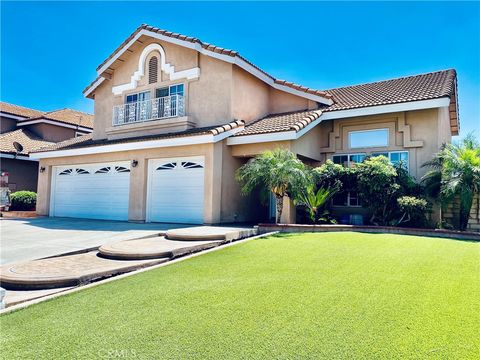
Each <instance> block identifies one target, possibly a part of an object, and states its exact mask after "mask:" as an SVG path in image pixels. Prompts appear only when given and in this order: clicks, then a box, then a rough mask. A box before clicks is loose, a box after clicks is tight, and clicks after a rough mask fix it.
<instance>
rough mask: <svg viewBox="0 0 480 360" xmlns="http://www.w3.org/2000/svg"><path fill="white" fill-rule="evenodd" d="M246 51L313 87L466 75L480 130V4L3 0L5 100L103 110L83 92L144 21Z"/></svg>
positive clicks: (465, 107)
mask: <svg viewBox="0 0 480 360" xmlns="http://www.w3.org/2000/svg"><path fill="white" fill-rule="evenodd" d="M142 23H148V24H150V25H153V26H157V27H160V28H163V29H167V30H170V31H174V32H179V33H182V34H185V35H190V36H195V37H198V38H200V39H202V40H203V41H205V42H210V43H213V44H215V45H218V46H222V47H226V48H229V49H234V50H237V51H239V52H240V53H241V54H242V55H243V56H245V57H246V58H247V59H249V60H250V61H252V62H253V63H255V64H256V65H258V66H260V67H261V68H262V69H264V70H266V71H267V72H269V73H271V74H272V75H273V76H275V77H277V78H281V79H286V80H289V81H293V82H296V83H299V84H302V85H305V86H309V87H313V88H317V89H328V88H332V87H338V86H344V85H352V84H359V83H364V82H370V81H377V80H384V79H388V78H392V77H400V76H405V75H413V74H418V73H424V72H429V71H435V70H441V69H447V68H455V69H456V70H457V71H458V85H459V100H460V119H461V135H465V134H466V133H467V132H469V131H472V130H475V131H476V132H477V134H478V135H479V136H480V50H479V49H480V25H479V24H480V3H478V2H451V3H450V2H439V3H433V2H425V3H416V2H405V3H393V2H385V3H383V2H371V3H360V2H353V3H350V2H337V3H327V2H317V3H313V2H307V3H298V2H297V3H289V2H281V3H272V2H266V3H255V2H248V3H219V2H210V3H186V2H179V3H165V2H135V3H131V2H102V3H98V2H83V3H76V2H62V3H48V2H36V3H29V2H4V1H2V3H1V89H0V90H1V94H0V98H1V100H2V101H8V102H11V103H15V104H19V105H23V106H27V107H32V108H36V109H40V110H53V109H58V108H63V107H71V108H76V109H79V110H84V111H89V112H93V101H92V100H89V99H85V98H83V95H82V90H83V88H84V87H85V86H86V85H88V84H89V83H90V81H92V80H93V79H94V78H95V69H96V67H97V65H98V64H100V63H101V62H102V61H103V60H104V59H105V58H106V57H107V56H108V55H109V54H110V53H111V52H112V51H113V50H114V49H115V48H116V47H117V46H118V45H119V44H120V43H121V42H122V41H123V40H124V39H125V38H126V37H127V36H129V35H130V33H131V32H133V31H134V30H135V28H137V27H138V26H139V25H140V24H142Z"/></svg>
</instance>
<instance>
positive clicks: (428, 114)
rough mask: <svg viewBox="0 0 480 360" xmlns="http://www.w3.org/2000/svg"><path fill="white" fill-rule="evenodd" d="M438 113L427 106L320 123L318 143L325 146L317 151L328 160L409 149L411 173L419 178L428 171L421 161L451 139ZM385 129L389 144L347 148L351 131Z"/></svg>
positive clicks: (428, 158) (437, 110) (426, 159)
mask: <svg viewBox="0 0 480 360" xmlns="http://www.w3.org/2000/svg"><path fill="white" fill-rule="evenodd" d="M439 113H440V111H439V109H426V110H416V111H407V112H401V113H391V114H382V115H372V116H361V117H353V118H345V119H338V120H331V121H328V122H326V123H325V124H321V126H322V130H323V131H321V134H320V137H321V140H320V143H321V144H325V143H327V144H328V145H327V146H324V147H322V148H321V149H320V151H321V153H322V154H323V157H324V159H331V158H332V156H333V155H335V154H351V153H366V154H367V155H368V154H370V153H372V152H381V151H399V150H405V151H408V152H409V168H410V173H411V174H412V175H413V176H414V177H416V178H417V179H420V178H421V177H422V176H423V175H424V174H425V172H426V171H427V169H425V168H422V164H424V163H425V162H426V161H428V160H430V159H431V157H432V155H433V154H434V153H436V152H437V151H438V149H439V147H440V144H441V143H442V142H444V141H449V138H450V135H449V133H448V130H447V131H445V130H444V129H440V127H445V126H447V125H444V124H443V123H444V120H442V119H441V118H440V117H439ZM384 128H387V129H389V134H390V140H389V146H387V147H378V148H355V149H350V148H349V145H348V133H349V132H350V131H359V130H372V129H384ZM440 138H441V140H440Z"/></svg>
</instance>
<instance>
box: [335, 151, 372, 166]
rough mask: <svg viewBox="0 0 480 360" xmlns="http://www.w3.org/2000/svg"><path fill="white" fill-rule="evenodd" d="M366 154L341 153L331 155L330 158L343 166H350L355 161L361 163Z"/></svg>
mask: <svg viewBox="0 0 480 360" xmlns="http://www.w3.org/2000/svg"><path fill="white" fill-rule="evenodd" d="M365 157H366V155H365V154H362V153H359V154H342V155H333V157H332V159H333V162H334V163H335V164H340V165H343V166H345V167H351V166H353V165H354V164H355V163H361V162H362V161H363V160H365Z"/></svg>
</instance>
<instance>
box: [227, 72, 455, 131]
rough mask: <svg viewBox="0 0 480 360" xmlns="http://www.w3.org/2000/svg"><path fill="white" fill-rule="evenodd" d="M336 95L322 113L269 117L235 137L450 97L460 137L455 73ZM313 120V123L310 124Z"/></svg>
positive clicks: (342, 90)
mask: <svg viewBox="0 0 480 360" xmlns="http://www.w3.org/2000/svg"><path fill="white" fill-rule="evenodd" d="M326 91H327V92H328V93H329V94H332V96H333V101H334V104H333V105H330V106H323V107H320V109H319V110H318V111H305V110H303V111H297V112H292V113H288V114H276V115H269V116H267V117H264V118H262V119H260V120H257V121H254V122H253V123H251V124H248V125H247V126H246V127H245V130H244V131H241V132H239V133H237V134H236V135H235V136H242V135H252V134H265V133H271V132H279V131H289V130H295V131H299V130H300V129H301V127H298V129H297V124H300V126H301V124H303V123H306V122H308V121H310V122H311V121H313V120H315V119H317V118H318V117H319V116H320V114H321V113H322V112H330V111H338V110H348V109H356V108H362V107H367V106H377V105H386V104H396V103H402V102H410V101H418V100H430V99H437V98H441V97H446V96H448V97H450V99H451V102H452V103H451V105H450V108H451V109H450V118H451V124H450V126H451V130H452V133H453V135H458V129H459V124H458V115H457V114H456V110H455V109H456V72H455V70H453V69H450V70H444V71H437V72H432V73H428V74H421V75H415V76H408V77H402V78H398V79H392V80H386V81H379V82H374V83H369V84H362V85H355V86H347V87H342V88H337V89H329V90H326ZM310 118H313V120H309V119H310Z"/></svg>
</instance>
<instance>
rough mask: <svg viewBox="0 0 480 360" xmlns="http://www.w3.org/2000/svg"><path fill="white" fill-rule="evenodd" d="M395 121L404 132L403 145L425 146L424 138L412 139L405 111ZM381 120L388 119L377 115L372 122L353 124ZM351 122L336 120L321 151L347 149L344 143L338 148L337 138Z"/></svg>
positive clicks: (354, 123) (406, 146)
mask: <svg viewBox="0 0 480 360" xmlns="http://www.w3.org/2000/svg"><path fill="white" fill-rule="evenodd" d="M394 119H395V122H396V124H397V129H398V132H400V133H402V134H403V147H404V148H415V147H423V141H422V140H412V138H411V131H410V125H408V124H407V123H406V120H405V112H401V113H398V115H397V116H395V117H394ZM379 120H386V119H381V118H379V117H377V118H376V119H371V122H369V120H366V119H365V120H363V121H362V122H360V121H356V122H353V123H351V124H352V125H359V124H361V123H363V124H365V125H367V124H372V123H377V122H378V121H379ZM346 124H349V125H350V123H349V122H348V120H343V121H342V120H334V123H333V130H332V131H331V132H329V133H328V146H327V147H323V148H320V153H335V152H336V151H338V150H347V149H346V147H345V145H343V146H342V147H343V149H336V139H337V138H341V136H342V134H341V132H342V131H343V125H346Z"/></svg>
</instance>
